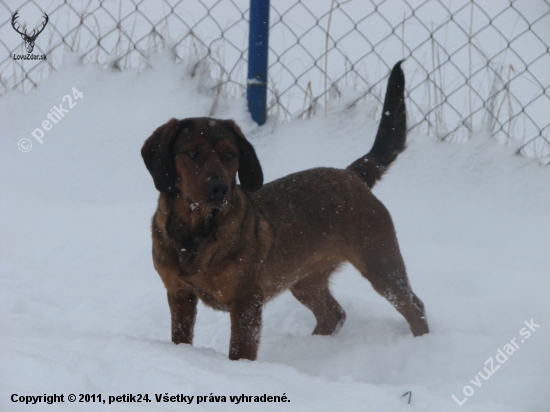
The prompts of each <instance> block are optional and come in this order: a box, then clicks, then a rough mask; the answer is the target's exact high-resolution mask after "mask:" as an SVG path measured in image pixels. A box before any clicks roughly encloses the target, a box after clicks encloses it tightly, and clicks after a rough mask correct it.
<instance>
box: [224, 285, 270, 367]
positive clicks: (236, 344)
mask: <svg viewBox="0 0 550 412" xmlns="http://www.w3.org/2000/svg"><path fill="white" fill-rule="evenodd" d="M262 306H263V298H262V293H261V291H259V290H257V291H254V292H251V293H247V294H246V295H245V296H239V298H238V300H236V301H234V302H233V303H232V304H231V306H230V315H231V342H230V344H229V359H231V360H238V359H249V360H256V356H257V354H258V346H259V344H260V332H261V328H262Z"/></svg>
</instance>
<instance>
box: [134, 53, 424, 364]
mask: <svg viewBox="0 0 550 412" xmlns="http://www.w3.org/2000/svg"><path fill="white" fill-rule="evenodd" d="M400 64H401V62H399V63H397V64H396V65H395V66H394V68H393V70H392V72H391V74H390V78H389V81H388V86H387V91H386V96H385V101H384V106H383V112H382V119H381V122H380V126H379V129H378V132H377V135H376V138H375V141H374V144H373V147H372V148H371V150H370V152H369V153H368V154H366V155H364V156H362V157H360V158H359V159H357V160H356V161H355V162H353V163H352V164H351V165H349V166H348V167H347V168H346V169H343V170H342V169H333V168H315V169H310V170H305V171H301V172H298V173H293V174H291V175H288V176H286V177H283V178H281V179H278V180H275V181H273V182H271V183H268V184H266V185H263V174H262V168H261V166H260V162H259V160H258V157H257V156H256V153H255V151H254V148H253V147H252V145H251V144H250V143H249V142H248V141H247V139H246V138H245V136H244V135H243V133H242V131H241V129H240V128H239V127H238V126H237V125H236V124H235V122H233V121H232V120H217V119H212V118H188V119H183V120H176V119H171V120H170V121H168V122H167V123H166V124H164V125H163V126H160V127H159V128H158V129H156V130H155V131H154V133H153V134H152V135H151V136H150V137H149V138H148V139H147V140H146V141H145V143H144V145H143V148H142V150H141V154H142V157H143V160H144V162H145V166H146V167H147V169H148V171H149V172H150V174H151V176H152V177H153V181H154V184H155V187H156V189H157V190H158V191H159V192H160V195H159V199H158V207H157V210H156V212H155V214H154V216H153V222H152V238H153V262H154V267H155V269H156V271H157V272H158V274H159V275H160V277H161V279H162V282H163V283H164V286H165V287H166V290H167V294H168V305H169V307H170V313H171V327H172V342H174V343H176V344H179V343H188V344H192V341H193V328H194V324H195V318H196V314H197V301H198V299H201V300H202V301H203V302H204V303H205V304H206V305H208V306H210V307H212V308H214V309H217V310H222V311H228V312H229V314H230V318H231V339H230V345H229V358H230V359H232V360H237V359H249V360H255V359H256V357H257V353H258V347H259V341H260V330H261V324H262V308H263V306H264V304H265V303H266V302H268V301H269V300H270V299H272V298H273V297H275V296H276V295H278V294H280V293H281V292H283V291H285V290H287V289H290V291H291V293H292V294H293V295H294V297H295V298H296V299H298V301H300V302H301V303H302V304H303V305H305V306H306V307H307V308H308V309H310V310H311V311H312V312H313V314H314V316H315V318H316V320H317V324H316V326H315V329H314V330H313V334H315V335H332V334H334V333H336V332H338V330H339V329H340V328H341V327H342V325H343V324H344V321H345V319H346V314H345V312H344V310H343V309H342V307H341V306H340V305H339V304H338V302H337V301H336V300H335V299H334V297H333V296H332V294H331V292H330V289H329V278H330V276H331V274H332V273H333V272H334V271H335V270H336V269H337V268H338V267H339V266H340V265H342V264H343V263H344V262H350V263H351V264H352V265H353V266H355V267H356V268H357V269H358V270H359V272H360V273H361V274H362V275H363V276H364V277H365V278H367V279H368V280H369V281H370V282H371V284H372V286H373V287H374V289H375V290H376V291H377V292H378V293H380V294H381V295H382V296H384V297H385V298H386V299H387V300H388V301H389V302H390V303H391V304H392V305H393V306H394V307H395V308H396V309H397V310H398V311H399V313H401V314H402V315H403V316H404V317H405V319H406V320H407V322H408V323H409V325H410V328H411V331H412V333H413V335H414V336H420V335H423V334H425V333H428V331H429V330H428V323H427V320H426V316H425V311H424V304H423V303H422V301H421V300H420V299H419V298H418V297H417V296H416V295H415V294H414V293H413V291H412V289H411V286H410V284H409V280H408V278H407V274H406V271H405V265H404V262H403V259H402V257H401V253H400V251H399V245H398V243H397V238H396V234H395V230H394V227H393V223H392V219H391V217H390V214H389V212H388V211H387V209H386V208H385V207H384V206H383V205H382V203H381V202H380V201H379V200H378V199H377V198H376V197H375V196H374V195H373V194H372V193H371V190H370V189H371V188H372V187H373V185H374V184H375V182H376V181H378V180H380V178H381V177H382V175H383V173H384V172H385V171H386V170H387V168H388V166H389V165H390V164H391V163H392V162H393V161H394V160H395V158H396V157H397V155H398V154H399V153H401V152H402V151H403V150H404V149H405V139H406V132H407V125H406V111H405V110H406V109H405V100H404V87H405V76H404V74H403V71H402V69H401V67H400ZM237 175H238V177H239V181H240V185H238V184H236V176H237Z"/></svg>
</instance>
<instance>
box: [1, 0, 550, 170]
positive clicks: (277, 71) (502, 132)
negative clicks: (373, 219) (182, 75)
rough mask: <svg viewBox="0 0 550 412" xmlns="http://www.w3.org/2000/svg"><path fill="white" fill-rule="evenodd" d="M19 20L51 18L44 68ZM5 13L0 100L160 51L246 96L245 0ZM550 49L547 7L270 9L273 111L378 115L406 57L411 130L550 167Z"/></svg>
mask: <svg viewBox="0 0 550 412" xmlns="http://www.w3.org/2000/svg"><path fill="white" fill-rule="evenodd" d="M18 3H21V4H18ZM16 10H19V13H18V16H17V20H16V25H15V26H16V27H17V26H18V25H19V26H20V27H19V29H20V31H21V30H24V29H25V28H26V29H27V32H28V33H29V34H31V31H32V30H33V29H35V28H37V29H38V28H40V27H42V24H43V21H44V13H47V15H48V18H49V21H48V24H47V25H46V27H45V28H44V31H43V33H41V34H40V35H39V37H37V39H36V41H35V47H34V51H33V53H34V54H38V55H42V54H45V55H46V56H47V60H15V59H14V55H24V54H26V52H27V51H26V49H25V47H26V46H28V44H27V45H26V43H25V42H23V41H22V39H21V35H20V34H18V33H17V32H16V31H15V30H14V27H13V26H12V17H13V15H14V13H15V12H16ZM0 16H1V17H0V94H3V93H4V92H6V91H7V90H8V89H12V88H17V89H19V90H22V91H28V90H29V89H31V88H33V87H35V86H36V85H37V84H38V82H40V80H41V79H43V78H44V77H46V76H47V75H48V74H49V73H50V72H51V71H54V70H55V69H56V68H58V67H59V66H60V65H61V64H62V60H63V56H64V54H65V53H66V52H68V51H72V52H76V53H78V55H79V56H80V59H81V60H82V61H83V62H91V63H95V64H99V65H101V66H103V67H106V68H112V69H116V70H122V69H127V68H138V69H143V68H146V67H147V66H148V59H149V57H150V56H151V55H152V54H153V53H156V52H158V51H159V50H164V49H168V50H171V52H172V53H173V56H174V58H175V59H176V60H179V61H183V62H184V63H186V65H187V66H186V67H187V68H188V70H189V73H190V74H191V75H205V74H206V75H207V76H205V77H204V79H205V83H207V84H208V85H209V87H211V88H212V89H213V91H214V92H215V93H216V95H217V96H222V97H223V96H227V95H242V94H244V93H245V92H246V77H247V70H246V69H247V67H246V66H247V57H248V54H247V48H248V21H249V20H248V16H249V1H248V0H162V1H161V0H155V1H148V0H141V1H138V0H134V1H102V0H80V1H77V0H74V1H70V0H65V1H63V0H57V1H55V0H54V1H51V2H44V1H27V2H24V3H23V2H17V1H0ZM549 45H550V3H549V2H548V1H547V0H529V1H526V0H514V1H507V0H476V1H475V2H474V1H469V0H408V1H405V0H347V1H338V0H323V1H321V0H300V1H298V0H272V1H271V10H270V38H269V77H268V102H267V103H268V105H267V107H268V113H269V115H270V116H271V117H274V118H278V119H289V118H293V117H299V116H302V117H307V116H310V115H313V114H315V113H318V112H323V113H324V112H327V111H331V110H342V109H346V108H349V107H352V106H354V105H355V104H356V103H357V102H362V101H365V102H370V103H373V104H371V105H369V106H368V107H370V108H372V111H373V114H376V111H377V110H379V109H380V108H381V104H380V103H381V101H382V99H383V92H384V86H385V82H386V77H387V75H388V73H389V70H390V68H391V66H392V65H393V64H394V63H395V62H396V61H398V60H400V59H403V58H405V59H406V63H405V65H404V68H405V72H406V76H407V93H408V108H409V118H410V122H409V123H410V127H411V128H418V129H421V130H424V131H427V132H428V133H429V134H432V135H435V136H436V137H437V138H439V139H441V140H450V141H456V140H458V141H460V140H464V139H467V138H468V136H469V135H470V134H471V132H472V131H476V130H481V129H483V128H485V129H488V130H490V131H491V133H492V135H493V136H494V137H495V138H496V139H498V140H499V141H506V142H507V141H514V142H516V143H517V142H519V144H518V147H519V150H518V152H520V153H522V154H525V155H527V156H530V157H536V158H538V159H539V160H540V161H541V162H542V163H543V164H549V163H550V93H549V90H548V89H549V85H550V70H549V69H548V68H549V67H550V49H549ZM207 77H208V78H210V80H209V81H206V79H207ZM211 79H215V80H211Z"/></svg>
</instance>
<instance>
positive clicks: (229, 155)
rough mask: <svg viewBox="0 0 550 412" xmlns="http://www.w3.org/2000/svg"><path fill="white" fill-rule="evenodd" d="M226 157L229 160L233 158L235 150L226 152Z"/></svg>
mask: <svg viewBox="0 0 550 412" xmlns="http://www.w3.org/2000/svg"><path fill="white" fill-rule="evenodd" d="M224 157H225V159H227V160H230V159H233V158H234V157H235V153H233V152H228V153H226V154H225V156H224Z"/></svg>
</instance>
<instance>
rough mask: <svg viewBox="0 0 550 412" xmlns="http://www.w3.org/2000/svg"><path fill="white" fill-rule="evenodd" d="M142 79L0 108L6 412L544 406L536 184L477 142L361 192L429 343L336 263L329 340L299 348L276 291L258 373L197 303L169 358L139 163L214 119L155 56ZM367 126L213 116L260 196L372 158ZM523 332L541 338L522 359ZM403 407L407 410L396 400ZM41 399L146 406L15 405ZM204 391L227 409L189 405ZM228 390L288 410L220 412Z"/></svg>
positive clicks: (38, 94)
mask: <svg viewBox="0 0 550 412" xmlns="http://www.w3.org/2000/svg"><path fill="white" fill-rule="evenodd" d="M152 63H153V67H152V68H151V69H148V70H145V71H143V72H141V73H138V72H137V71H132V70H129V71H125V72H109V71H102V70H100V69H97V68H95V67H93V66H86V65H79V64H78V63H77V62H76V59H74V58H71V59H68V60H67V61H66V62H65V64H64V66H63V67H62V69H61V70H59V71H57V72H56V73H55V74H53V75H52V76H50V77H49V78H48V79H47V80H45V81H43V82H42V83H40V85H39V87H38V88H37V89H35V90H33V91H31V92H30V93H28V94H25V95H22V94H20V93H19V92H16V91H11V92H8V93H7V94H6V95H5V96H3V97H2V98H1V99H0V123H1V124H2V129H1V130H0V145H1V150H0V165H1V166H0V167H1V175H0V176H1V177H0V197H1V199H2V213H1V221H0V225H1V226H0V230H1V231H2V234H3V236H2V238H1V240H0V242H1V248H0V262H1V269H0V270H1V271H0V274H1V278H0V281H1V288H0V311H1V312H0V316H1V321H0V322H1V325H2V333H1V334H0V346H1V349H0V410H2V411H28V410H32V411H46V410H47V411H52V410H56V411H95V410H108V411H129V410H132V411H134V410H137V411H141V410H151V411H152V410H154V411H174V410H182V409H183V408H186V409H189V410H196V411H226V410H227V411H230V410H266V411H270V410H281V411H282V410H285V411H290V410H292V411H334V410H346V411H438V412H439V411H453V410H460V409H461V408H462V409H464V410H468V411H484V412H486V411H547V410H548V409H549V408H550V398H549V396H548V387H549V385H550V378H549V376H550V374H549V373H548V370H549V367H550V352H549V351H548V347H549V342H550V310H549V309H550V303H549V300H548V290H549V287H550V280H549V276H548V275H549V268H550V253H548V251H549V246H550V233H549V232H550V231H549V228H550V226H549V223H550V207H549V206H550V178H549V177H550V175H549V174H550V170H549V169H548V168H545V167H541V166H540V165H538V164H537V162H536V161H533V160H529V159H526V158H523V157H520V156H515V155H514V148H513V147H512V145H509V146H503V145H498V144H497V143H495V142H494V141H493V140H491V139H490V138H489V137H487V136H486V135H484V134H483V133H481V132H480V133H478V134H476V135H475V136H473V137H472V138H471V139H470V141H469V142H467V143H463V144H448V143H441V142H437V141H435V140H433V139H431V138H428V137H427V136H425V135H423V134H420V133H413V134H411V135H409V138H408V148H407V150H406V151H405V152H404V153H402V154H401V155H400V156H399V158H398V159H397V161H396V162H395V164H394V165H393V166H392V167H391V168H390V170H389V172H388V173H387V174H386V175H385V177H384V178H383V180H382V181H381V182H379V183H378V184H377V185H376V186H375V188H374V192H375V194H376V195H377V196H378V197H379V198H380V199H381V200H382V201H383V202H384V204H385V205H386V206H387V208H388V209H389V210H390V212H391V214H392V217H393V219H394V222H395V226H396V230H397V234H398V238H399V241H400V245H401V249H402V252H403V255H404V258H405V262H406V264H407V268H408V273H409V278H410V281H411V284H412V287H413V289H414V291H415V293H416V294H417V295H418V296H419V297H420V298H421V299H422V300H423V302H424V304H425V305H426V308H427V313H428V321H429V324H430V328H431V332H430V334H428V335H425V336H422V337H418V338H413V336H412V334H411V333H410V330H409V328H408V325H407V324H406V322H405V320H404V319H403V318H402V317H401V316H400V315H399V314H398V313H397V312H396V311H395V309H394V308H393V307H392V306H391V305H390V304H389V303H388V302H387V301H386V300H385V299H383V298H382V297H380V296H379V295H377V294H376V293H375V292H374V291H373V290H372V287H371V286H370V285H369V283H368V282H367V281H365V280H364V279H363V278H362V277H361V276H360V275H359V274H358V272H357V271H356V270H355V269H353V268H352V267H351V266H345V267H344V268H343V269H342V271H341V273H339V274H338V275H336V276H335V277H334V280H333V284H332V289H333V291H334V295H335V297H336V298H337V300H338V301H339V302H340V304H341V305H342V306H343V307H344V309H345V310H346V313H347V321H346V323H345V325H344V326H343V327H342V329H341V330H340V332H339V333H338V334H337V335H335V336H332V337H320V336H311V331H312V330H313V328H314V326H315V320H314V318H313V315H312V314H311V312H309V311H308V309H306V308H305V307H304V306H302V305H301V304H300V303H298V302H297V301H296V300H295V299H294V298H293V297H292V296H291V295H290V294H289V293H288V292H287V293H285V294H283V295H281V296H280V297H278V298H277V299H275V300H274V301H272V302H270V303H269V304H268V305H267V306H266V308H265V311H264V322H263V330H262V343H261V347H260V352H259V358H258V361H256V362H250V361H238V362H232V361H229V360H228V359H227V353H228V345H229V316H228V315H227V314H225V313H220V312H215V311H213V310H211V309H209V308H206V307H204V306H202V305H201V306H200V307H199V314H198V319H197V324H196V328H195V342H194V345H193V346H189V345H179V346H175V345H173V344H172V343H171V342H170V316H169V311H168V305H167V302H166V292H165V290H164V288H163V285H162V283H161V281H160V279H159V277H158V275H157V274H156V272H155V270H154V268H153V265H152V260H151V251H150V249H151V239H150V219H151V216H152V214H153V212H154V210H155V207H156V199H157V192H156V190H155V188H154V185H153V182H152V179H151V177H150V175H149V174H148V172H147V170H146V168H145V166H144V165H143V161H142V159H141V156H140V149H141V145H142V144H143V142H144V140H145V139H146V138H147V137H148V136H149V135H150V134H151V133H152V132H153V130H155V129H156V128H157V127H158V126H159V125H161V124H163V123H164V122H166V121H167V120H169V119H170V118H171V117H177V118H184V117H194V116H204V115H208V114H209V113H210V111H211V109H212V107H213V105H214V104H215V103H214V102H215V99H216V96H215V95H214V94H211V93H209V92H207V91H205V90H206V88H205V87H204V85H203V83H202V82H201V80H200V79H197V78H195V79H190V78H188V77H186V75H185V67H183V66H181V65H175V64H174V63H172V62H171V61H170V60H169V58H168V57H167V56H166V55H159V56H157V57H156V58H154V59H153V60H152ZM406 64H407V63H405V65H406ZM73 87H75V88H76V89H77V90H79V91H80V92H82V94H83V97H82V98H79V99H77V100H75V102H76V103H77V104H76V105H75V106H74V107H73V108H71V109H70V110H69V111H68V112H67V113H64V117H63V118H62V119H61V120H59V122H58V123H57V124H55V126H54V127H52V128H51V130H49V131H45V132H44V136H43V138H42V141H43V142H42V143H40V142H39V141H37V140H36V139H35V138H34V137H33V136H32V135H31V133H32V132H34V131H35V129H36V128H40V127H41V125H42V122H43V121H44V120H45V119H47V114H48V113H49V112H50V110H51V109H52V108H53V106H57V105H59V104H60V102H61V101H62V99H63V97H64V95H66V94H69V95H70V96H72V95H73V94H72V88H73ZM344 98H345V96H344V97H342V99H344ZM64 108H65V109H67V104H66V103H65V104H64ZM369 112H371V109H370V108H369V107H367V106H366V105H357V106H355V107H353V108H351V109H350V110H348V111H340V112H330V113H329V114H328V115H327V116H326V117H325V116H322V115H318V116H316V117H313V118H311V119H306V120H300V119H294V120H292V121H290V122H289V123H284V124H281V123H276V122H274V121H268V123H267V124H266V125H265V126H263V127H261V128H260V127H257V126H255V124H254V123H253V122H252V121H251V120H250V118H249V115H248V114H247V112H246V102H245V100H244V99H236V100H232V99H229V98H223V96H222V99H221V101H219V102H218V103H217V106H216V110H215V112H214V116H215V117H220V118H233V119H235V120H236V121H237V123H238V124H239V125H240V126H241V127H242V129H243V131H244V132H245V134H246V135H247V136H248V138H249V140H250V141H251V142H252V143H253V145H254V146H255V148H256V151H257V153H258V155H259V158H260V160H261V162H262V165H263V168H264V174H265V178H266V181H271V180H273V179H276V178H278V177H281V176H284V175H286V174H288V173H291V172H294V171H298V170H302V169H306V168H311V167H316V166H334V167H345V166H347V165H348V164H349V163H351V162H352V161H354V160H355V159H356V158H357V157H359V156H360V155H362V154H364V153H366V152H367V151H368V150H369V148H370V145H371V144H372V141H373V138H374V135H375V132H376V127H377V119H373V118H371V117H369V116H368V115H367V114H366V113H369ZM23 138H28V139H29V140H30V142H31V143H32V148H31V149H30V150H29V151H28V152H22V151H20V150H18V148H17V146H18V142H19V141H20V140H21V139H23ZM531 320H533V322H534V323H535V324H537V325H540V327H539V328H535V330H534V331H532V332H531V335H530V337H529V338H528V339H524V342H523V343H521V341H520V339H522V335H521V334H520V330H522V328H527V326H526V324H525V323H524V322H525V321H527V322H531ZM527 330H529V329H527ZM513 338H516V342H517V343H518V345H519V349H518V350H517V351H516V352H514V353H513V354H512V355H510V356H509V359H508V360H506V362H505V363H503V364H502V365H500V364H499V365H500V368H499V369H498V370H496V371H495V373H494V375H493V376H491V377H490V378H489V379H488V380H487V381H485V380H483V379H480V378H479V377H478V378H476V376H479V375H478V373H479V372H481V373H482V374H483V375H484V376H486V375H487V373H486V372H485V371H484V369H483V368H484V367H489V366H488V365H487V364H485V362H486V361H487V360H488V359H489V358H490V357H493V358H495V357H496V355H497V354H498V353H499V352H498V350H505V349H504V347H505V346H506V345H507V344H508V343H510V341H511V340H512V339H513ZM494 362H495V365H497V361H496V360H495V361H494ZM471 381H474V382H476V383H477V382H479V383H480V384H481V386H479V387H478V386H477V385H476V384H474V383H472V382H471ZM466 386H470V387H471V388H472V390H473V393H472V394H471V396H469V397H468V398H467V401H466V402H465V403H464V404H463V406H462V407H459V406H458V404H457V402H456V401H455V400H453V399H452V397H451V396H453V395H454V396H455V397H456V398H457V399H458V400H459V401H461V400H462V399H463V398H466V396H465V395H464V393H463V388H465V387H466ZM408 391H411V392H412V397H411V403H410V405H407V400H408V399H407V396H405V397H402V395H403V394H405V393H406V392H408ZM465 392H466V393H468V394H470V393H471V391H470V389H468V388H466V389H465ZM54 393H55V394H64V396H65V400H66V399H67V396H68V395H69V394H76V395H78V394H101V395H102V397H103V399H108V396H121V395H124V394H146V393H147V394H148V395H149V398H150V399H151V402H149V403H139V404H138V403H122V402H121V403H113V404H111V405H108V406H105V405H103V404H98V403H91V402H90V403H79V402H75V403H69V402H67V401H65V402H64V403H59V404H56V405H47V404H45V403H37V404H35V405H33V406H28V405H25V404H21V403H13V402H11V400H10V397H11V396H12V394H18V395H20V396H37V395H44V394H47V395H52V394H54ZM166 393H168V394H169V395H174V396H175V395H178V394H181V395H182V396H194V397H195V400H194V401H193V403H192V404H191V405H187V403H185V402H182V403H175V402H174V403H170V402H168V403H165V402H161V403H157V402H156V400H155V394H162V395H164V394H166ZM210 394H213V395H217V396H221V395H223V396H226V397H227V402H225V403H223V402H219V403H210V402H208V401H205V402H202V403H200V404H197V402H196V397H197V396H204V397H205V398H206V399H207V398H208V396H209V395H210ZM242 394H244V395H247V396H248V395H258V396H260V395H263V394H267V395H272V396H283V395H286V396H287V397H288V399H289V400H290V402H287V403H282V402H281V403H261V404H258V403H254V402H250V403H246V402H245V403H240V404H239V405H238V406H237V405H236V404H235V403H232V402H230V400H229V396H234V395H236V396H240V395H242ZM184 405H185V406H184Z"/></svg>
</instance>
